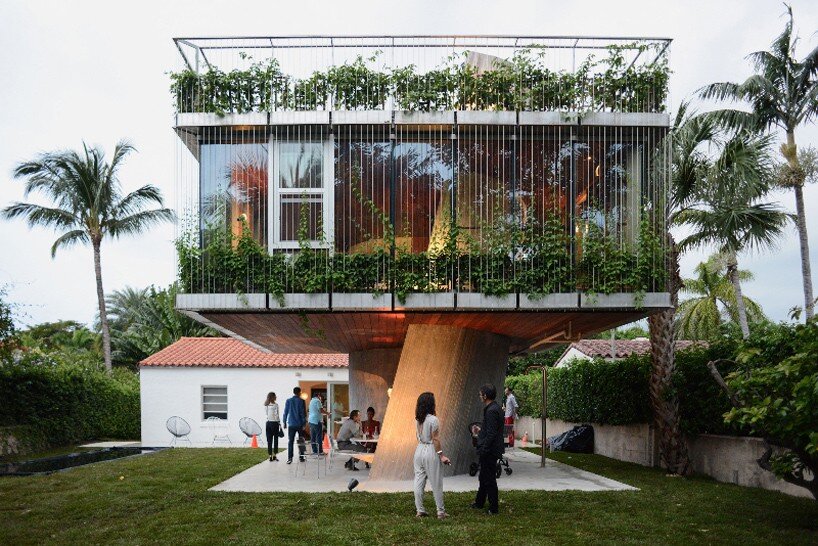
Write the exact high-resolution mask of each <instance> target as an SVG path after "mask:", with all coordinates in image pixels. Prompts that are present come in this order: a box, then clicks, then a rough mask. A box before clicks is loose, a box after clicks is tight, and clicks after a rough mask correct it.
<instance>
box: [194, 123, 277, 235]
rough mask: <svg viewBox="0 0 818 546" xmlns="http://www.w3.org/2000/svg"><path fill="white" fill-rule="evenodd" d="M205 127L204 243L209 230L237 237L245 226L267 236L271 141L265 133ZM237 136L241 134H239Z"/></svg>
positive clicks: (201, 188)
mask: <svg viewBox="0 0 818 546" xmlns="http://www.w3.org/2000/svg"><path fill="white" fill-rule="evenodd" d="M229 137H230V138H229V141H226V140H228V132H227V131H223V130H220V131H206V132H205V135H204V138H203V139H202V144H201V147H200V159H199V164H200V169H199V199H200V202H199V221H200V230H201V233H202V234H203V239H202V241H203V244H206V243H207V239H208V235H207V234H208V232H212V231H214V230H226V231H227V232H229V233H231V234H232V235H233V236H235V237H239V236H241V234H242V230H243V229H244V228H245V227H246V228H247V229H248V230H249V232H250V233H251V234H252V236H253V238H254V239H256V240H257V241H259V242H260V243H262V244H264V242H265V241H266V240H267V229H268V221H267V198H268V191H267V190H268V145H267V142H266V138H265V134H264V133H261V134H259V133H258V132H255V131H253V132H250V133H248V134H244V133H241V132H237V133H233V132H230V133H229ZM236 137H238V138H236Z"/></svg>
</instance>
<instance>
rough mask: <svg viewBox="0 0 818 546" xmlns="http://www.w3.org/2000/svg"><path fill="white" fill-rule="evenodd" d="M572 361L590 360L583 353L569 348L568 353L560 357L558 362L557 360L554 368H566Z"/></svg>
mask: <svg viewBox="0 0 818 546" xmlns="http://www.w3.org/2000/svg"><path fill="white" fill-rule="evenodd" d="M574 359H577V360H590V358H588V355H586V354H585V353H583V352H581V351H579V350H578V349H576V348H575V347H571V348H570V349H568V351H567V352H566V353H565V354H564V355H562V357H561V358H560V359H559V360H557V363H556V366H557V368H563V367H565V366H567V365H568V363H569V362H571V361H572V360H574Z"/></svg>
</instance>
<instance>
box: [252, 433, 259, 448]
mask: <svg viewBox="0 0 818 546" xmlns="http://www.w3.org/2000/svg"><path fill="white" fill-rule="evenodd" d="M250 447H258V437H257V436H256V435H255V434H253V439H252V440H251V441H250Z"/></svg>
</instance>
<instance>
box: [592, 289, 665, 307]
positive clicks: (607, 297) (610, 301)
mask: <svg viewBox="0 0 818 546" xmlns="http://www.w3.org/2000/svg"><path fill="white" fill-rule="evenodd" d="M580 306H581V307H585V308H589V309H613V308H628V309H662V308H667V307H670V294H669V293H667V292H647V293H645V294H633V293H617V294H586V293H583V294H581V295H580Z"/></svg>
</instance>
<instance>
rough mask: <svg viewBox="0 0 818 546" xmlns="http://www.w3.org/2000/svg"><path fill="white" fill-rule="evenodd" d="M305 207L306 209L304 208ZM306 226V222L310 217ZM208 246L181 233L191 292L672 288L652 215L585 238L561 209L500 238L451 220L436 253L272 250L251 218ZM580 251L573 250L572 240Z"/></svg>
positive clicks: (182, 267) (182, 272)
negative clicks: (625, 231) (571, 230)
mask: <svg viewBox="0 0 818 546" xmlns="http://www.w3.org/2000/svg"><path fill="white" fill-rule="evenodd" d="M302 216H304V215H302ZM302 229H304V228H303V226H302ZM204 235H205V237H204V245H203V246H201V247H200V245H199V238H198V234H197V233H196V232H195V231H194V230H187V231H185V232H183V234H182V236H180V237H179V238H178V239H177V241H176V248H177V252H178V257H179V270H178V272H179V280H180V283H181V285H182V287H183V289H184V291H186V292H193V293H239V294H243V293H264V292H267V293H270V294H272V295H273V296H274V297H276V298H278V299H279V301H282V299H283V295H284V294H285V293H323V292H329V291H333V292H363V293H372V294H373V295H377V294H382V293H385V292H388V291H389V290H390V286H391V287H392V289H393V290H394V291H395V295H396V297H397V298H398V300H399V301H400V302H405V301H406V298H407V296H408V295H409V294H412V293H429V292H445V291H451V290H453V287H454V286H458V288H459V289H460V290H461V291H468V292H475V293H482V294H485V295H489V296H503V295H506V294H513V293H517V292H519V293H521V294H526V295H528V296H529V297H531V298H532V299H537V298H540V297H542V296H543V295H545V294H551V293H566V292H573V291H575V290H580V291H584V292H589V293H599V294H611V293H614V292H629V293H637V294H643V293H645V292H651V291H664V290H665V285H666V282H667V261H666V254H665V250H664V247H663V245H662V239H661V235H660V234H659V233H656V232H655V230H654V228H653V227H652V224H651V222H650V221H649V219H648V218H647V217H644V218H642V220H641V222H640V229H639V235H638V238H637V240H636V241H634V242H633V243H632V244H622V242H621V240H620V238H619V236H618V235H617V234H615V233H606V232H605V231H604V230H603V229H602V228H599V227H596V226H591V227H590V228H589V230H588V233H587V234H586V235H585V236H584V237H583V238H582V240H581V241H576V240H573V239H572V238H571V237H569V236H568V234H567V232H566V230H565V226H564V225H563V223H562V221H561V220H560V219H559V218H558V217H557V216H553V217H549V218H546V219H545V220H543V221H538V222H531V223H529V224H527V225H522V226H518V227H516V228H515V229H514V232H513V234H511V233H509V234H508V237H498V238H497V241H495V242H498V241H500V242H499V244H497V245H496V246H492V245H491V244H486V242H485V241H484V243H483V244H481V245H478V244H476V243H475V242H473V241H471V242H469V241H467V240H466V238H465V237H464V236H463V235H462V234H461V233H459V231H458V230H457V229H456V228H453V229H452V230H451V231H450V232H449V234H448V236H447V238H446V241H445V243H444V245H443V247H442V248H441V249H440V250H439V251H437V252H429V251H425V252H419V253H411V252H409V251H407V250H402V249H396V250H395V252H394V254H392V253H390V251H389V249H388V248H384V246H385V245H384V246H382V247H380V248H375V249H373V250H372V251H371V252H367V253H341V252H335V253H330V252H329V251H328V250H327V249H325V248H312V247H311V246H309V245H307V244H304V245H303V246H302V248H300V249H299V250H298V251H295V252H281V251H278V252H273V253H268V252H267V251H266V250H265V249H264V248H263V247H262V246H261V245H260V244H259V243H258V242H256V241H255V239H254V238H253V236H252V233H251V232H250V230H249V229H247V228H246V226H244V228H243V229H242V231H241V233H240V234H239V235H235V234H233V233H231V232H228V231H226V230H224V229H223V228H222V229H219V228H211V229H207V230H205V231H204ZM572 245H573V246H576V247H578V248H580V249H581V250H580V252H579V253H578V256H577V257H576V259H575V260H572V259H571V250H570V249H571V248H572Z"/></svg>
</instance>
